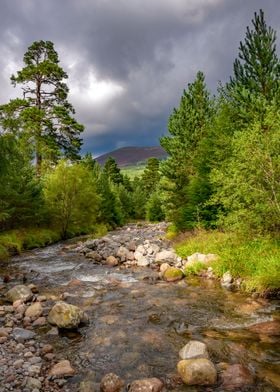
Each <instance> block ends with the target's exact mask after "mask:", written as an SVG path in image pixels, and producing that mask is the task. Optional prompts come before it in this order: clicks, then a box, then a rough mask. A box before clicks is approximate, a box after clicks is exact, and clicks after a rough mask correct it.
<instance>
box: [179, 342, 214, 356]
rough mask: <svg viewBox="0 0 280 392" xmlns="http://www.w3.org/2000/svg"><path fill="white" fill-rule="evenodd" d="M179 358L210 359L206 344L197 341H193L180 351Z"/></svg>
mask: <svg viewBox="0 0 280 392" xmlns="http://www.w3.org/2000/svg"><path fill="white" fill-rule="evenodd" d="M179 356H180V358H181V359H191V358H207V359H208V358H209V354H208V351H207V346H206V344H205V343H202V342H199V341H197V340H191V341H190V342H189V343H187V344H186V345H185V346H184V347H183V348H182V349H181V350H180V352H179Z"/></svg>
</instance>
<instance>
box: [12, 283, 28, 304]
mask: <svg viewBox="0 0 280 392" xmlns="http://www.w3.org/2000/svg"><path fill="white" fill-rule="evenodd" d="M6 297H7V300H8V301H10V302H15V301H17V300H19V299H21V300H22V301H23V302H26V301H28V300H29V299H31V298H32V297H33V293H32V291H31V290H30V288H29V287H27V286H24V285H18V286H14V287H13V288H12V289H10V290H9V291H8V292H7V294H6Z"/></svg>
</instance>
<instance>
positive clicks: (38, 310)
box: [25, 302, 43, 319]
mask: <svg viewBox="0 0 280 392" xmlns="http://www.w3.org/2000/svg"><path fill="white" fill-rule="evenodd" d="M42 313H43V308H42V305H41V304H40V302H35V303H34V304H32V305H30V306H29V307H28V308H27V309H26V311H25V316H26V317H30V318H33V319H35V318H38V317H40V316H41V314H42Z"/></svg>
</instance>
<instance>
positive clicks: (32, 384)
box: [26, 377, 42, 390]
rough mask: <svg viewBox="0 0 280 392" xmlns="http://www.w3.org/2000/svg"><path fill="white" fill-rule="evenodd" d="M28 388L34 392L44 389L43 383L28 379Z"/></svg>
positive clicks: (35, 379) (31, 378)
mask: <svg viewBox="0 0 280 392" xmlns="http://www.w3.org/2000/svg"><path fill="white" fill-rule="evenodd" d="M26 386H27V388H30V389H31V390H34V389H35V388H37V389H38V390H40V389H41V387H42V383H41V381H40V380H38V379H37V378H33V377H28V379H27V382H26Z"/></svg>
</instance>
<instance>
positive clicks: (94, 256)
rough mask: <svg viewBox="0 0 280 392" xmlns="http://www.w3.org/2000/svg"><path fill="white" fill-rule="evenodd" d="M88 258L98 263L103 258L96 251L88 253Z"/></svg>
mask: <svg viewBox="0 0 280 392" xmlns="http://www.w3.org/2000/svg"><path fill="white" fill-rule="evenodd" d="M86 258H87V259H92V260H94V261H97V262H98V263H99V262H100V261H101V260H102V257H101V256H100V254H99V253H98V252H96V251H95V250H92V251H91V252H88V253H86Z"/></svg>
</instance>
